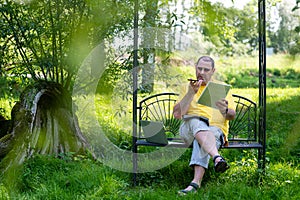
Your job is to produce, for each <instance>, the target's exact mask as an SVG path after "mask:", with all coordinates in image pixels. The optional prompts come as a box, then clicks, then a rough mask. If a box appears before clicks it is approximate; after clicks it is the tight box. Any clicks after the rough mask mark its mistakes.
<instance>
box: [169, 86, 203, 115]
mask: <svg viewBox="0 0 300 200" xmlns="http://www.w3.org/2000/svg"><path fill="white" fill-rule="evenodd" d="M201 84H202V81H198V82H193V81H191V82H190V85H189V88H188V91H187V93H186V94H185V95H184V97H183V98H182V99H181V100H180V101H179V102H178V103H177V104H176V105H175V106H174V108H173V115H174V117H175V118H176V119H181V117H182V115H185V114H186V113H187V111H188V109H189V107H190V104H191V102H192V100H193V98H194V96H195V94H196V93H197V91H198V90H199V88H200V86H201Z"/></svg>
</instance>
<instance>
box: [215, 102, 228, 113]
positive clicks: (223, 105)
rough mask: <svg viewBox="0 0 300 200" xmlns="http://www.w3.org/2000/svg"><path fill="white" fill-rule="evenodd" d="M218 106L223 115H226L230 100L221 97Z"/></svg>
mask: <svg viewBox="0 0 300 200" xmlns="http://www.w3.org/2000/svg"><path fill="white" fill-rule="evenodd" d="M216 106H217V107H218V109H219V110H220V112H221V113H222V115H224V116H226V114H227V112H228V101H227V100H226V99H220V100H219V101H217V102H216Z"/></svg>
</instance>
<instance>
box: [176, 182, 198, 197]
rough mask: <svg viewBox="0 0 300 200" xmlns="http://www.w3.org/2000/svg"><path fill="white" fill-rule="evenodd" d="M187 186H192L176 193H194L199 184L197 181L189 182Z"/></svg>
mask: <svg viewBox="0 0 300 200" xmlns="http://www.w3.org/2000/svg"><path fill="white" fill-rule="evenodd" d="M189 186H192V187H193V188H192V189H191V190H179V191H178V194H179V195H187V194H190V193H196V192H197V190H198V189H199V185H198V184H197V183H193V182H191V183H190V184H189Z"/></svg>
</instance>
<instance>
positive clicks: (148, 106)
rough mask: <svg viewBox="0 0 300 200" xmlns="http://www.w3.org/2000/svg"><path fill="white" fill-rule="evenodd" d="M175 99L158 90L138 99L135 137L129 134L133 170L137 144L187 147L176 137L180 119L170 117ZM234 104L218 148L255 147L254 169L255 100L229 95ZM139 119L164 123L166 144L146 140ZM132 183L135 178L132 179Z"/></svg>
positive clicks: (258, 143)
mask: <svg viewBox="0 0 300 200" xmlns="http://www.w3.org/2000/svg"><path fill="white" fill-rule="evenodd" d="M177 98H178V94H176V93H160V94H155V95H152V96H149V97H146V98H144V99H143V100H141V101H140V103H139V106H138V107H137V109H138V121H137V126H138V127H137V128H138V132H137V136H134V137H133V153H134V158H133V168H134V169H133V172H134V177H136V174H135V171H137V168H138V158H137V157H138V150H139V146H152V147H164V146H167V147H174V148H188V147H189V146H187V145H186V144H185V143H184V142H183V140H182V139H181V138H180V136H179V127H180V124H181V120H179V119H175V118H174V116H173V106H174V105H175V103H176V101H177ZM233 99H234V101H235V104H236V117H235V119H234V120H231V121H230V122H229V134H228V143H227V145H223V146H221V149H257V150H258V159H257V162H258V168H261V166H262V165H261V160H262V158H263V149H264V148H265V146H264V144H263V141H264V140H263V136H262V135H260V134H259V132H258V131H257V130H258V126H257V118H258V117H257V105H256V103H255V102H253V101H251V100H250V99H247V98H245V97H243V96H239V95H236V94H233ZM141 120H148V121H159V122H162V123H163V124H164V128H165V132H166V134H167V138H168V141H169V143H168V145H163V144H158V143H152V142H148V141H146V139H145V136H144V135H143V132H142V128H141V123H140V122H141ZM134 182H135V183H134V184H136V178H134Z"/></svg>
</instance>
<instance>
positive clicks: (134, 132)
mask: <svg viewBox="0 0 300 200" xmlns="http://www.w3.org/2000/svg"><path fill="white" fill-rule="evenodd" d="M138 20H139V1H138V0H135V1H134V30H133V31H134V36H133V37H134V39H133V41H134V42H133V69H132V85H133V93H132V95H133V96H132V144H133V146H132V148H133V158H132V159H133V184H134V186H136V178H137V154H136V152H137V149H136V148H137V146H136V145H135V144H136V141H137V92H138V80H137V79H138V69H137V67H138Z"/></svg>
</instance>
